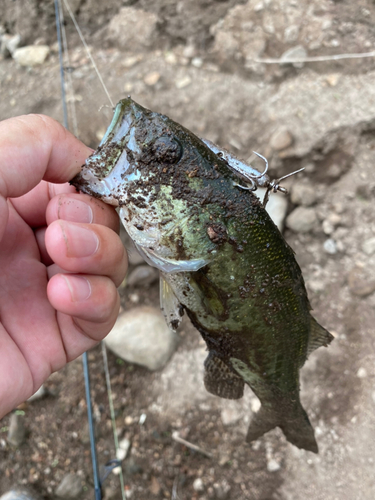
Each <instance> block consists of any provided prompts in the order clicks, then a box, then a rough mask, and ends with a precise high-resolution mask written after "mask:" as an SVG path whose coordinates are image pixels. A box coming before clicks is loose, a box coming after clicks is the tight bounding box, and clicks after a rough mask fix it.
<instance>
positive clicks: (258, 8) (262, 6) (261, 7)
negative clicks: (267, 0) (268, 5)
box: [254, 2, 264, 12]
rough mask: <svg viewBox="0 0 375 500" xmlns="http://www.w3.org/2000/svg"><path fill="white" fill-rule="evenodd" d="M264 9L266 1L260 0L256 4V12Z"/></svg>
mask: <svg viewBox="0 0 375 500" xmlns="http://www.w3.org/2000/svg"><path fill="white" fill-rule="evenodd" d="M263 9H264V2H258V3H256V4H255V5H254V12H260V11H261V10H263Z"/></svg>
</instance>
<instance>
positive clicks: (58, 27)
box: [55, 0, 69, 129]
mask: <svg viewBox="0 0 375 500" xmlns="http://www.w3.org/2000/svg"><path fill="white" fill-rule="evenodd" d="M55 21H56V32H57V43H58V46H59V62H60V83H61V99H62V107H63V122H64V127H65V128H66V129H68V128H69V125H68V108H67V106H66V94H65V75H64V64H63V49H62V43H61V22H60V9H59V0H55Z"/></svg>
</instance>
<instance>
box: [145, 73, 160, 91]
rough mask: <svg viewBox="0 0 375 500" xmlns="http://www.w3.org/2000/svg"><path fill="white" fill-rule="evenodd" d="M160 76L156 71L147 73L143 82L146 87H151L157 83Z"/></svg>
mask: <svg viewBox="0 0 375 500" xmlns="http://www.w3.org/2000/svg"><path fill="white" fill-rule="evenodd" d="M160 76H161V75H160V73H158V72H157V71H153V72H152V73H148V75H146V76H145V77H144V79H143V81H144V82H145V84H146V85H148V86H149V87H152V86H154V85H156V84H157V83H158V81H159V80H160Z"/></svg>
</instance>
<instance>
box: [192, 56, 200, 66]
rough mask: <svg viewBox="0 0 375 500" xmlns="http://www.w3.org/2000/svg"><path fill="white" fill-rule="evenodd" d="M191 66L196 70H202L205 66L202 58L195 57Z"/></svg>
mask: <svg viewBox="0 0 375 500" xmlns="http://www.w3.org/2000/svg"><path fill="white" fill-rule="evenodd" d="M191 64H192V66H194V67H195V68H201V67H202V66H203V59H202V58H201V57H193V59H192V60H191Z"/></svg>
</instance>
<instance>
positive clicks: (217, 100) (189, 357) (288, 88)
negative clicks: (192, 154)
mask: <svg viewBox="0 0 375 500" xmlns="http://www.w3.org/2000/svg"><path fill="white" fill-rule="evenodd" d="M0 6H1V7H0V8H1V12H2V18H1V19H0V23H2V28H3V32H6V33H8V34H10V35H15V34H20V35H21V38H22V43H23V44H34V43H36V44H47V45H49V46H50V49H51V50H50V54H49V57H48V59H47V60H46V61H45V62H44V63H43V64H42V65H40V66H35V67H32V68H28V67H21V66H19V65H17V64H16V62H15V61H14V60H13V59H12V58H11V57H5V56H4V57H3V58H2V59H1V60H0V89H1V101H0V118H1V119H5V118H9V117H12V116H16V115H19V114H25V113H44V114H46V115H49V116H52V117H54V118H56V119H58V120H60V121H62V108H61V96H60V95H61V94H60V81H59V62H58V54H57V45H56V35H55V28H54V12H53V6H52V2H45V1H41V2H37V1H36V0H35V1H34V0H31V1H29V2H27V3H26V2H25V3H24V2H13V1H11V0H0ZM123 7H125V10H122V11H121V13H120V14H119V12H120V8H123ZM72 8H73V10H74V11H75V13H76V15H77V19H78V21H79V23H80V25H81V29H82V31H83V33H84V35H85V36H86V37H87V41H88V43H89V45H90V47H91V49H92V53H93V55H94V57H95V59H96V61H97V64H98V67H99V69H100V70H101V72H102V74H103V78H104V80H105V83H106V85H107V87H108V90H109V93H110V95H111V97H112V99H113V101H114V102H116V101H118V100H119V99H120V98H123V97H124V96H126V95H128V94H131V95H132V97H133V99H135V100H136V101H137V102H139V103H140V104H142V105H144V106H146V107H148V108H150V109H152V110H155V111H158V112H162V113H163V114H166V115H168V116H170V117H171V118H173V119H174V120H176V121H178V122H180V123H182V124H183V125H184V126H186V127H187V128H189V129H191V130H192V131H193V132H195V133H196V134H197V135H199V136H202V137H206V138H207V139H211V140H213V141H215V142H216V143H218V144H220V145H222V146H223V147H227V148H228V149H231V150H233V151H234V152H235V153H236V154H237V155H239V156H240V157H243V158H248V157H249V156H250V155H251V152H252V151H253V150H255V151H259V152H260V153H262V154H263V155H265V156H266V157H267V158H268V160H269V161H270V166H271V171H272V173H273V175H275V176H276V175H277V176H280V175H282V174H285V173H286V172H291V171H292V170H295V169H296V168H300V167H302V166H304V167H306V170H305V172H304V173H303V174H299V176H296V178H295V179H293V183H299V184H300V185H301V186H302V187H301V189H304V187H306V186H312V187H313V188H314V193H315V195H316V196H315V198H316V201H315V202H314V204H313V205H312V207H310V208H311V210H313V212H314V214H315V215H314V217H315V222H314V224H312V227H311V229H310V230H309V231H308V232H300V231H298V230H292V229H290V228H288V227H287V228H286V229H285V231H284V235H285V238H286V240H287V241H288V243H289V244H290V245H291V246H292V248H293V249H294V250H295V252H296V256H297V260H298V261H299V264H300V266H301V268H302V271H303V274H304V278H305V281H306V285H307V289H308V291H309V297H310V301H311V304H312V307H313V309H314V316H315V317H316V318H317V319H318V321H319V322H320V323H321V324H322V325H324V326H325V327H326V328H327V329H328V330H329V331H331V332H332V333H333V334H334V336H335V340H334V342H333V343H332V344H331V346H330V347H329V349H323V348H322V349H319V350H318V351H316V352H315V353H313V354H312V355H311V356H310V358H309V360H308V362H307V363H306V365H305V366H304V368H303V370H302V372H301V377H302V388H301V397H302V401H303V404H304V407H305V408H306V410H307V413H308V414H309V417H310V419H311V422H312V424H313V426H314V428H315V432H316V437H317V441H318V443H319V448H320V453H319V455H313V454H312V453H309V452H306V451H303V450H298V449H296V448H295V447H293V446H292V445H290V444H289V443H287V442H286V440H285V438H284V436H283V435H282V433H281V431H279V430H274V431H271V432H270V433H268V434H267V435H266V436H265V437H263V438H262V439H260V440H259V441H257V442H255V443H253V444H252V445H248V444H246V442H245V440H244V437H245V434H246V429H247V426H248V422H249V420H250V418H251V413H252V412H253V411H254V409H256V406H257V404H256V403H257V402H256V400H255V397H254V396H253V395H252V394H251V392H250V390H249V391H247V393H246V394H245V397H244V398H243V400H240V401H238V402H231V401H225V400H221V399H219V398H216V397H214V396H211V395H209V394H208V393H207V392H206V391H205V389H204V387H203V379H202V375H203V360H204V358H205V356H206V354H205V350H204V346H203V343H202V340H201V339H200V336H199V334H198V332H197V331H196V330H194V328H193V327H192V326H191V325H190V323H189V322H188V321H187V320H186V321H184V322H183V325H182V327H181V328H180V331H179V335H180V343H179V346H178V349H177V351H176V353H175V354H174V356H173V358H172V359H171V361H170V362H169V364H168V365H167V366H166V367H165V368H164V369H163V370H161V371H160V372H155V373H151V372H149V371H147V370H146V369H143V368H141V367H138V366H135V365H131V364H127V363H125V362H123V361H121V360H119V359H117V358H116V357H115V356H114V355H112V354H110V355H109V363H110V374H111V380H112V385H113V392H114V405H115V411H116V418H117V426H118V429H119V434H120V437H121V438H123V437H126V438H128V439H129V440H130V442H131V452H130V454H129V455H128V457H127V458H126V460H125V461H124V473H125V489H126V495H127V498H132V499H134V500H144V499H146V498H155V499H157V498H159V499H174V500H176V499H180V500H187V499H189V500H198V499H201V500H208V499H230V500H242V499H252V500H271V499H272V500H302V499H305V498H312V499H314V500H323V499H324V500H336V499H337V500H338V499H340V500H370V499H371V500H372V499H373V498H375V481H374V477H375V465H374V460H375V416H374V415H375V387H374V382H375V368H374V366H375V364H374V362H375V333H374V325H375V307H374V306H375V293H374V292H375V242H374V240H372V238H374V235H375V212H374V209H373V203H374V201H375V173H374V168H375V167H374V165H375V85H374V82H375V58H374V57H368V58H357V59H354V58H353V59H340V60H334V61H333V60H331V61H324V62H313V63H305V64H295V65H292V64H284V65H280V64H264V63H262V62H259V58H280V57H281V56H282V55H283V54H284V53H285V52H286V51H287V50H289V49H293V48H294V49H296V48H297V52H295V53H296V54H299V55H301V54H302V56H303V55H304V56H306V55H308V56H332V55H334V54H343V53H364V52H371V51H374V50H375V3H374V1H373V0H357V1H356V2H353V1H352V0H341V1H339V0H336V1H331V0H309V1H307V0H298V1H296V0H257V1H255V0H249V1H248V2H246V1H245V0H243V1H236V0H204V1H201V0H191V1H188V2H187V1H186V2H183V1H178V0H154V1H153V2H149V1H147V0H138V1H137V0H133V1H131V0H128V1H123V2H121V5H120V3H119V2H116V1H115V0H111V1H108V2H100V1H98V0H88V1H82V0H75V1H74V2H72ZM66 16H67V15H66ZM66 24H67V35H68V44H69V48H70V63H69V68H67V73H69V74H70V75H71V78H72V81H73V86H74V92H75V97H74V98H73V99H74V101H75V104H76V109H77V122H78V133H79V137H80V138H81V139H82V140H83V141H84V142H86V143H87V144H88V145H90V146H92V147H95V146H96V145H97V144H98V142H99V140H100V138H101V137H102V135H103V134H104V132H105V130H106V127H107V125H108V124H109V121H110V118H111V116H112V110H111V107H110V105H109V103H108V100H107V99H106V96H105V94H104V92H103V91H102V89H101V87H100V84H99V82H98V79H97V77H96V75H95V73H94V71H93V69H92V67H91V64H90V62H89V60H88V57H87V55H86V54H85V51H84V49H83V48H82V46H81V44H80V42H79V39H78V36H77V35H76V34H75V32H74V30H73V27H72V23H71V22H70V21H68V20H67V17H66ZM301 50H302V52H301ZM303 51H304V52H303ZM70 100H72V98H71V99H70ZM71 126H72V123H71ZM285 130H287V131H288V133H289V137H290V138H291V141H290V144H289V145H287V146H286V147H282V148H280V146H279V145H278V144H277V143H276V142H275V141H276V139H275V137H276V138H277V135H278V134H279V133H280V132H285ZM301 183H302V184H301ZM298 203H301V202H298V201H296V203H292V201H291V199H290V198H289V207H288V213H291V212H292V211H293V210H294V209H295V208H296V206H297V204H298ZM327 241H328V243H327ZM371 241H372V243H371ZM121 295H122V305H123V307H124V308H125V309H129V308H131V307H132V306H134V305H135V304H137V305H140V304H145V305H155V306H157V305H158V300H159V299H158V286H157V285H156V284H155V285H152V286H150V287H147V288H146V287H143V288H142V287H132V288H129V287H127V288H123V289H121ZM89 360H90V371H91V378H92V385H93V397H94V413H95V419H96V426H97V439H98V453H99V461H100V464H104V463H106V462H107V461H108V460H109V459H110V458H113V457H114V454H115V452H114V445H113V437H112V434H111V424H110V416H109V407H108V401H107V396H106V388H105V380H104V375H103V365H102V359H101V352H100V349H99V348H97V349H94V350H93V351H91V352H90V353H89ZM46 388H47V390H48V395H47V396H46V397H44V398H43V399H40V400H37V401H34V402H32V403H28V404H25V405H24V406H23V407H22V409H23V410H24V411H25V418H26V425H27V430H28V435H27V439H26V440H25V442H24V444H23V445H22V446H20V447H19V448H17V449H14V448H12V447H11V446H9V445H8V444H7V442H6V436H7V430H8V424H9V416H8V417H5V418H4V419H3V420H2V421H1V423H0V494H2V493H4V492H6V491H7V490H8V489H9V488H10V487H11V486H12V485H15V484H16V485H28V486H32V487H33V488H34V489H35V490H36V491H37V492H39V493H40V494H41V495H42V496H43V498H45V499H51V498H53V494H54V491H55V489H56V487H57V485H58V484H59V483H60V481H61V479H62V478H63V477H64V476H66V474H68V473H74V474H76V475H78V477H80V478H81V479H82V482H83V484H84V491H83V493H82V494H81V496H80V498H81V499H83V500H85V499H89V498H93V487H92V468H91V459H90V450H89V445H88V430H87V418H86V404H85V397H84V382H83V375H82V367H81V361H80V360H76V361H75V362H72V363H71V364H70V365H69V366H67V367H66V368H65V369H64V370H62V371H60V372H59V373H56V374H54V375H53V376H51V378H50V379H49V380H48V381H47V383H46ZM142 414H145V415H146V417H147V418H146V421H145V422H144V424H142V425H140V423H139V419H140V416H141V415H142ZM175 431H178V432H179V434H180V436H182V437H183V438H185V439H187V440H188V441H189V442H192V443H194V444H196V445H198V446H200V447H201V448H202V449H204V450H206V451H208V452H209V453H210V454H211V455H212V456H211V458H208V457H206V456H204V455H202V454H200V453H197V452H194V451H192V450H191V449H189V448H187V447H185V446H183V445H181V444H180V443H177V442H176V441H175V440H173V439H172V434H173V432H175ZM105 495H106V496H105V497H106V498H107V499H108V500H109V499H110V498H111V499H119V498H120V490H119V484H118V477H115V476H114V475H112V476H111V477H110V478H109V479H108V480H107V482H106V483H105Z"/></svg>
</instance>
